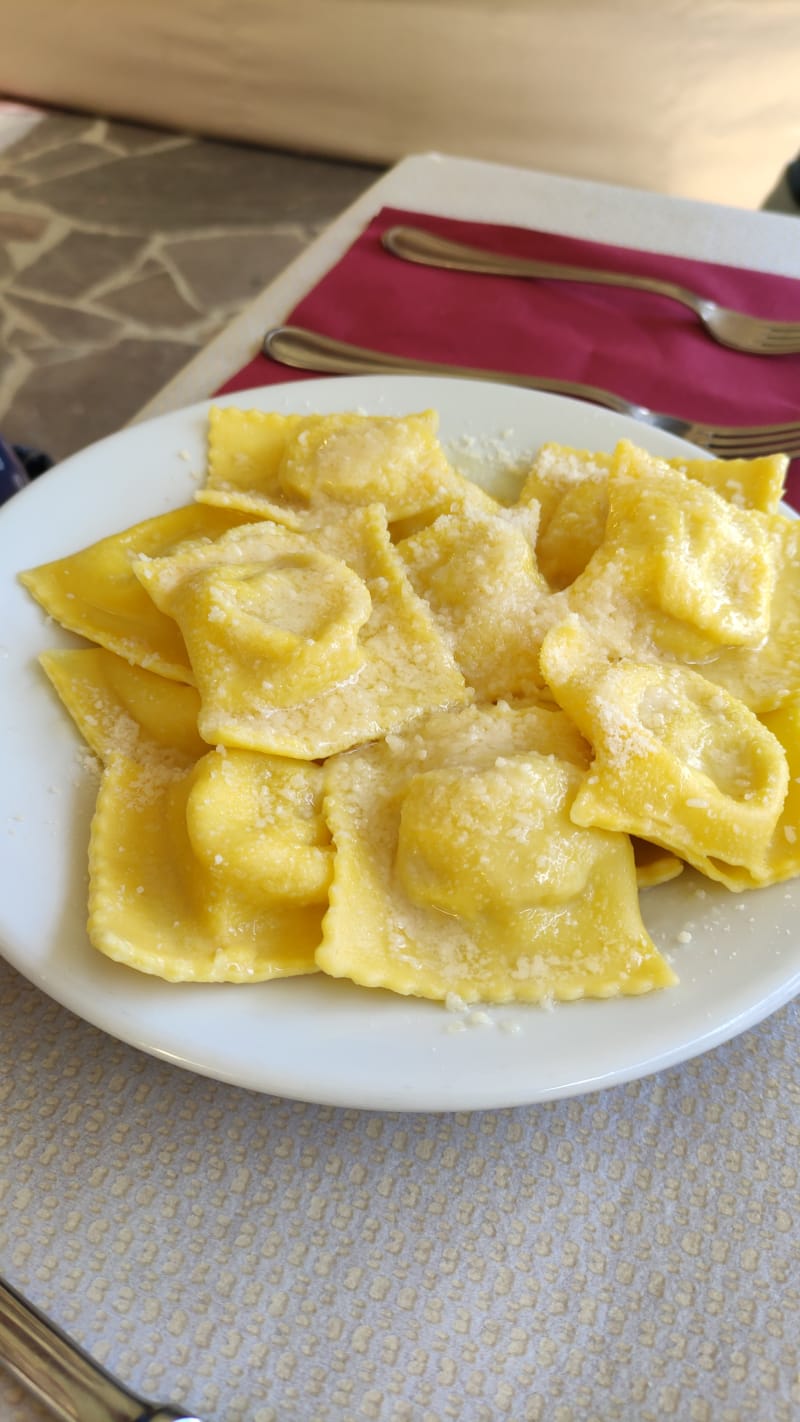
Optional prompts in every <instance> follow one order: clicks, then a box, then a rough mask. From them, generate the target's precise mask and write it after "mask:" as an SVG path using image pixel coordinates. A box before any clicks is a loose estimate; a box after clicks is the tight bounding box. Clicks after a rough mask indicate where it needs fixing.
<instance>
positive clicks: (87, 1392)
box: [0, 1278, 201, 1422]
mask: <svg viewBox="0 0 800 1422" xmlns="http://www.w3.org/2000/svg"><path fill="white" fill-rule="evenodd" d="M0 1361H2V1363H3V1365H4V1366H5V1367H6V1368H8V1370H9V1372H11V1373H13V1375H14V1377H16V1378H17V1379H18V1380H19V1382H21V1383H22V1384H23V1385H24V1386H25V1387H26V1388H27V1389H28V1390H29V1392H31V1393H33V1395H34V1396H35V1397H36V1398H38V1400H39V1401H40V1402H42V1403H44V1405H45V1406H46V1407H48V1408H49V1409H50V1411H51V1412H52V1413H53V1414H54V1415H55V1416H56V1417H58V1418H61V1419H62V1422H201V1419H200V1418H199V1417H195V1416H194V1415H190V1414H189V1413H188V1412H186V1411H185V1410H183V1409H181V1408H180V1407H170V1406H164V1405H158V1404H157V1403H153V1402H147V1401H146V1399H145V1398H143V1397H139V1396H137V1394H136V1393H133V1392H130V1391H129V1389H128V1388H126V1387H123V1385H122V1383H120V1382H118V1381H117V1379H116V1378H114V1377H112V1376H111V1374H110V1373H107V1372H106V1371H105V1369H104V1368H101V1367H100V1364H99V1363H96V1362H95V1361H94V1359H93V1358H92V1357H90V1356H89V1354H88V1353H86V1352H84V1350H83V1349H82V1348H80V1347H79V1346H78V1344H77V1343H75V1342H74V1341H73V1339H71V1338H69V1337H68V1336H67V1334H66V1333H62V1331H61V1329H60V1328H58V1327H57V1326H56V1324H54V1323H53V1322H52V1321H51V1320H50V1319H49V1318H47V1317H46V1315H45V1314H43V1313H40V1311H39V1309H37V1308H35V1307H34V1305H33V1304H32V1303H29V1302H28V1300H27V1299H25V1298H23V1296H22V1294H19V1293H17V1291H16V1289H13V1288H12V1287H11V1285H10V1284H8V1283H6V1281H5V1279H2V1278H0Z"/></svg>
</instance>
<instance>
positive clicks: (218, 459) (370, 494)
mask: <svg viewBox="0 0 800 1422" xmlns="http://www.w3.org/2000/svg"><path fill="white" fill-rule="evenodd" d="M437 427H438V417H437V415H436V413H435V412H434V411H433V410H426V411H423V412H422V413H420V414H416V415H402V416H401V415H360V414H356V413H342V414H332V415H308V416H300V415H278V414H275V413H262V412H261V411H258V410H239V409H235V408H233V407H216V408H214V409H212V411H211V414H210V418H209V450H208V479H207V482H206V485H205V487H204V488H203V489H202V490H200V491H199V492H198V499H200V500H201V501H202V502H207V503H213V504H217V505H224V506H228V507H230V508H237V509H240V510H242V511H244V512H247V513H249V514H251V515H252V516H259V517H262V518H270V519H273V520H274V521H275V522H277V523H285V524H287V525H288V526H289V527H292V528H297V529H301V528H304V527H307V525H308V521H309V518H311V520H312V522H319V521H320V520H322V519H325V518H327V516H328V514H329V512H330V510H331V508H332V507H334V508H335V507H338V506H345V507H348V508H360V507H365V506H366V505H369V504H374V503H380V504H383V506H384V507H385V509H386V515H387V519H388V521H389V523H390V524H394V523H396V522H402V523H404V522H405V521H407V520H409V519H415V520H417V519H420V518H421V517H422V518H423V521H429V520H430V519H432V518H435V517H436V516H437V514H439V513H441V512H443V511H444V510H446V509H448V508H450V507H451V505H453V504H460V503H463V502H465V501H466V502H470V503H473V504H475V505H477V506H480V507H483V508H496V507H497V505H496V504H495V501H494V500H493V499H491V498H490V497H489V495H488V494H486V493H484V491H483V490H481V489H479V488H477V487H476V486H475V485H473V484H472V483H471V482H470V481H469V480H468V479H465V478H463V476H462V475H460V474H459V473H458V472H457V471H456V470H455V469H454V468H453V467H452V466H451V465H450V463H449V461H448V460H447V459H446V457H445V455H444V451H443V450H442V448H441V446H440V444H439V441H438V438H437Z"/></svg>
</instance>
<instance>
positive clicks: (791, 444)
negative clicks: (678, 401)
mask: <svg viewBox="0 0 800 1422" xmlns="http://www.w3.org/2000/svg"><path fill="white" fill-rule="evenodd" d="M698 431H701V432H702V433H698V434H697V435H696V436H695V437H696V438H697V439H698V443H701V442H702V443H704V444H705V446H706V448H707V449H709V450H711V452H712V453H713V454H718V455H719V456H720V457H721V458H722V459H730V458H733V457H735V456H738V457H739V458H740V459H756V458H758V456H759V455H767V454H787V455H790V456H796V455H798V454H800V424H795V425H772V426H770V425H764V426H763V427H762V428H761V429H758V428H747V427H746V426H743V427H741V428H740V429H712V428H710V427H708V426H699V427H698ZM691 437H692V436H691V435H690V436H689V438H690V439H691Z"/></svg>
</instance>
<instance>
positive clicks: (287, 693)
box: [136, 505, 470, 759]
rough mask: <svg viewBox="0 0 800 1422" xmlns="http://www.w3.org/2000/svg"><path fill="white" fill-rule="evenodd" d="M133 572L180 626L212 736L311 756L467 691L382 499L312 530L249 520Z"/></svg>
mask: <svg viewBox="0 0 800 1422" xmlns="http://www.w3.org/2000/svg"><path fill="white" fill-rule="evenodd" d="M136 571H137V574H138V576H139V577H140V578H141V579H142V582H143V583H144V585H145V587H146V588H147V589H148V591H149V593H150V594H151V596H152V597H153V599H154V601H155V602H156V604H157V605H158V606H159V607H160V608H161V609H162V611H164V612H166V613H168V614H169V615H171V616H174V617H175V619H176V621H177V623H178V624H179V626H180V628H181V630H182V633H183V636H184V638H185V641H186V645H187V647H188V651H189V657H190V660H191V665H192V670H193V673H194V677H195V680H196V682H197V686H198V689H199V691H200V697H201V709H200V716H199V727H200V732H201V735H202V736H203V737H204V738H205V739H206V740H207V741H209V742H210V743H211V744H222V745H229V746H239V747H241V748H243V749H254V750H261V751H265V752H270V753H273V754H278V755H288V756H297V757H299V758H301V759H303V758H305V759H319V758H322V757H323V756H326V755H331V754H333V753H334V752H336V751H340V750H344V749H347V748H348V747H349V746H353V745H356V744H358V743H359V742H361V741H365V740H372V739H374V738H375V737H377V736H380V735H384V734H386V732H388V731H390V730H393V729H395V728H397V727H398V726H401V725H403V724H404V723H405V722H406V721H408V720H409V719H411V718H412V717H413V716H416V715H418V714H419V713H420V712H421V711H424V710H428V709H433V708H435V707H440V706H448V705H451V704H458V703H460V702H463V701H465V700H467V699H469V696H470V693H469V692H468V690H467V688H466V686H465V683H464V679H463V677H462V675H461V673H460V672H459V670H458V668H457V666H456V663H455V661H454V659H453V656H452V653H451V652H450V650H449V649H448V648H447V646H446V644H445V642H444V639H443V637H442V635H441V633H440V632H439V631H438V629H437V628H436V626H435V623H434V621H433V618H432V616H431V613H430V611H429V609H428V608H427V606H426V605H425V603H424V602H423V601H422V600H421V599H420V598H418V597H417V595H416V594H415V593H414V591H413V589H412V587H411V584H410V583H409V581H408V578H407V576H406V573H405V570H404V568H403V564H402V561H401V559H400V557H399V555H398V554H397V552H396V550H395V548H394V547H393V546H392V543H391V541H390V538H389V533H388V529H387V525H386V517H385V512H384V510H383V508H382V507H381V506H380V505H372V506H370V507H368V508H366V509H358V508H356V509H353V510H352V511H351V512H350V513H349V514H348V515H347V516H346V518H340V519H338V520H334V519H331V521H330V522H328V523H327V524H325V525H324V526H323V527H321V528H319V529H318V530H317V531H316V532H315V534H314V537H313V539H311V538H310V537H306V536H305V535H303V534H300V533H297V532H296V531H295V530H293V529H289V528H286V527H285V526H283V525H280V524H276V523H271V522H267V521H264V522H260V523H254V524H250V525H248V526H247V527H246V528H245V529H240V530H237V529H234V530H232V531H231V533H230V534H226V535H225V536H224V537H222V538H220V539H217V540H216V542H214V543H212V544H209V543H203V544H197V545H193V546H188V545H187V546H184V548H183V549H182V550H180V551H179V552H178V553H176V554H175V555H174V556H173V557H167V558H162V559H152V560H146V561H141V562H139V563H137V564H136Z"/></svg>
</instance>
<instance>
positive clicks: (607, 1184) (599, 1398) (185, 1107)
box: [0, 964, 800, 1422]
mask: <svg viewBox="0 0 800 1422" xmlns="http://www.w3.org/2000/svg"><path fill="white" fill-rule="evenodd" d="M797 1024H798V1004H797V1003H794V1004H792V1005H790V1006H789V1007H786V1008H784V1009H782V1010H781V1011H780V1012H778V1013H777V1014H776V1015H775V1016H774V1017H772V1018H771V1019H770V1020H768V1021H766V1022H764V1023H762V1024H761V1026H759V1027H758V1028H756V1029H754V1030H751V1031H749V1032H747V1033H745V1034H744V1035H743V1036H741V1037H739V1038H738V1039H736V1040H735V1041H733V1042H731V1043H729V1044H728V1045H726V1046H723V1047H721V1048H719V1049H717V1050H716V1051H715V1052H713V1053H711V1054H709V1055H707V1056H706V1057H703V1058H699V1059H697V1060H695V1061H693V1062H689V1063H688V1064H686V1065H684V1066H680V1067H676V1068H673V1069H672V1070H670V1071H666V1072H664V1073H662V1074H660V1075H658V1076H655V1077H651V1078H649V1079H647V1080H643V1081H640V1082H637V1083H633V1084H631V1085H628V1086H622V1087H618V1088H615V1089H612V1090H609V1091H606V1092H604V1093H602V1094H599V1095H594V1096H586V1097H582V1098H578V1099H573V1100H571V1101H561V1102H554V1103H551V1104H549V1105H542V1106H532V1107H528V1108H518V1109H514V1110H505V1111H498V1112H479V1113H463V1114H462V1113H456V1114H450V1115H430V1116H427V1115H404V1114H401V1113H395V1112H393V1113H386V1114H383V1113H362V1112H358V1111H350V1110H336V1109H333V1108H330V1107H317V1106H312V1105H305V1104H301V1103H296V1102H294V1103H293V1102H289V1101H282V1100H276V1099H275V1098H272V1097H266V1096H259V1095H256V1094H253V1093H250V1092H247V1091H242V1090H237V1089H236V1088H234V1087H229V1086H223V1085H219V1084H217V1083H215V1082H213V1081H209V1080H206V1079H204V1078H201V1077H196V1076H193V1075H191V1074H189V1073H187V1072H184V1071H182V1070H180V1069H178V1068H175V1067H172V1066H170V1065H167V1064H165V1063H163V1062H160V1061H157V1060H155V1059H152V1058H150V1057H147V1056H145V1055H143V1054H142V1053H140V1052H137V1051H135V1050H133V1049H132V1048H129V1047H127V1046H125V1045H122V1044H120V1043H118V1042H116V1041H115V1040H113V1039H111V1038H109V1037H106V1036H104V1035H103V1034H102V1033H101V1032H99V1031H97V1030H96V1029H94V1028H93V1027H89V1026H87V1025H86V1024H84V1023H82V1022H80V1021H79V1020H77V1019H76V1018H74V1017H73V1016H72V1015H71V1014H69V1013H68V1012H66V1011H64V1010H63V1009H62V1008H60V1007H58V1006H57V1005H56V1004H54V1003H52V1002H50V1001H49V1000H48V999H47V998H45V997H43V996H42V995H41V993H40V992H39V991H38V990H37V989H35V988H34V987H32V986H30V985H29V984H28V983H27V982H26V981H24V980H23V979H21V978H20V977H19V976H18V975H17V974H16V973H15V972H14V971H12V970H11V969H10V968H8V967H7V966H5V965H3V964H0V1267H2V1269H3V1270H5V1272H6V1274H7V1276H8V1277H9V1279H10V1281H11V1282H12V1283H14V1284H15V1285H16V1286H17V1287H18V1288H21V1289H23V1290H24V1291H25V1292H26V1293H27V1294H28V1295H29V1296H30V1297H31V1298H32V1299H33V1300H34V1301H35V1302H36V1303H37V1304H39V1306H40V1307H43V1308H45V1309H46V1310H48V1311H49V1312H51V1313H52V1315H53V1316H54V1317H55V1318H56V1319H57V1321H58V1322H59V1323H60V1324H61V1325H62V1327H64V1328H66V1329H67V1330H68V1331H70V1332H71V1333H72V1334H73V1335H74V1336H75V1337H76V1338H78V1339H79V1340H80V1341H81V1342H82V1343H83V1344H84V1345H85V1346H87V1347H89V1348H90V1349H91V1350H92V1351H93V1352H94V1353H95V1354H96V1356H97V1357H98V1358H99V1359H101V1360H102V1361H103V1362H104V1363H105V1364H106V1366H108V1367H110V1368H111V1369H112V1370H113V1371H115V1372H117V1373H118V1374H120V1375H121V1376H122V1377H124V1378H125V1379H126V1380H127V1381H128V1382H129V1384H131V1385H133V1386H135V1387H136V1388H137V1389H139V1390H140V1391H142V1392H143V1393H145V1394H147V1395H150V1396H154V1397H156V1398H158V1399H160V1400H165V1399H169V1398H171V1399H173V1400H176V1399H177V1400H178V1401H182V1402H185V1403H186V1404H187V1405H190V1406H191V1407H192V1408H194V1409H195V1410H196V1411H197V1412H198V1413H199V1414H200V1415H201V1416H202V1417H204V1418H206V1419H208V1422H295V1419H296V1420H297V1422H345V1419H348V1422H349V1419H353V1422H356V1419H359V1422H360V1419H375V1422H455V1420H456V1419H457V1422H493V1419H495V1418H497V1419H511V1422H594V1419H597V1422H612V1419H625V1422H628V1419H636V1422H651V1420H652V1422H656V1419H658V1422H662V1420H663V1419H664V1418H674V1419H677V1422H738V1419H740V1418H742V1419H743V1418H748V1419H751V1418H752V1419H759V1422H792V1419H796V1418H797V1417H798V1416H800V1376H799V1375H798V1361H799V1354H798V1323H800V1318H799V1317H798V1313H799V1311H798V1299H799V1298H800V1268H798V1251H797V1234H796V1212H797V1200H798V1155H797V1146H798V1136H800V1110H799V1109H798V1108H799V1107H800V1068H799V1067H798V1061H797V1052H796V1044H797ZM44 1416H45V1413H44V1412H40V1410H39V1409H38V1407H36V1406H35V1405H32V1404H31V1403H30V1402H29V1401H28V1399H27V1398H26V1397H25V1395H24V1394H23V1393H22V1391H21V1389H19V1388H18V1387H17V1386H16V1384H14V1383H13V1382H11V1381H10V1379H8V1378H7V1377H6V1375H4V1374H2V1373H0V1417H2V1418H3V1419H4V1422H39V1418H40V1417H41V1418H44Z"/></svg>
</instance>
